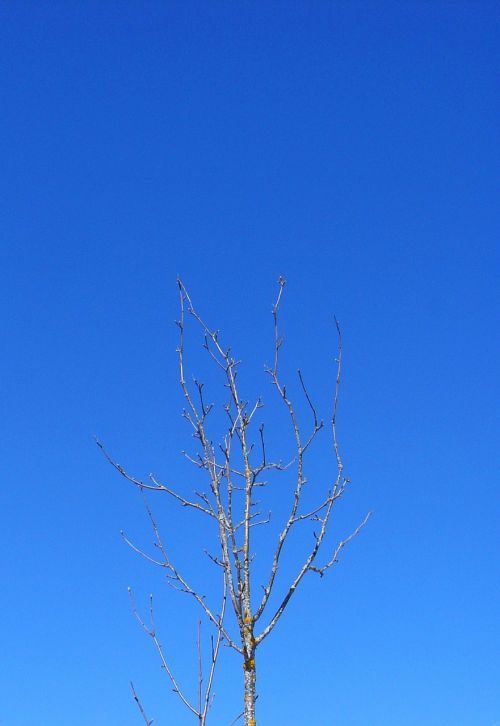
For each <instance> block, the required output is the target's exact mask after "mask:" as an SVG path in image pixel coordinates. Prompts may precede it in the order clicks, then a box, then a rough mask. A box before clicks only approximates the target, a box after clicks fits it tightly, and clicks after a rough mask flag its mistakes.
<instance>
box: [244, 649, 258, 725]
mask: <svg viewBox="0 0 500 726" xmlns="http://www.w3.org/2000/svg"><path fill="white" fill-rule="evenodd" d="M247 655H250V657H249V658H247V657H246V656H247ZM243 668H244V673H245V726H256V724H257V721H256V720H255V699H256V692H255V682H256V672H255V649H254V648H252V650H251V652H250V653H249V654H247V653H245V662H244V665H243Z"/></svg>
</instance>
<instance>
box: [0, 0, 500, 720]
mask: <svg viewBox="0 0 500 726" xmlns="http://www.w3.org/2000/svg"><path fill="white" fill-rule="evenodd" d="M499 16H500V13H499V6H498V4H497V3H493V2H491V3H490V2H486V1H484V2H480V3H474V2H460V1H459V0H457V1H456V2H434V3H430V2H423V1H422V2H405V3H399V2H398V3H393V2H379V3H370V2H350V3H346V2H326V1H325V2H320V1H318V2H289V3H285V2H253V3H250V2H235V3H225V2H212V3H208V2H166V3H162V2H140V3H139V2H125V3H122V2H120V3H118V2H105V3H102V2H101V3H96V2H90V1H89V2H85V3H77V2H74V3H67V2H49V3H34V2H28V1H26V2H17V3H4V4H3V5H2V8H1V9H0V27H1V30H0V55H1V66H2V73H1V89H2V111H1V115H0V124H1V127H0V130H1V133H0V138H1V142H0V143H1V147H2V152H1V156H2V172H1V194H2V202H3V203H2V213H1V239H2V245H1V265H0V274H1V278H2V285H1V289H2V297H3V304H2V310H3V315H2V317H3V333H2V339H3V341H4V353H3V356H2V359H3V360H2V383H1V400H2V410H3V417H2V420H3V426H2V429H3V431H2V436H1V439H0V441H1V443H0V446H1V449H2V454H1V461H2V471H3V473H2V508H1V511H2V515H1V519H2V526H1V534H0V538H1V559H2V588H1V590H0V603H1V610H2V622H3V626H2V629H1V632H2V634H1V641H2V642H1V650H2V653H3V658H2V663H1V665H0V671H1V681H2V684H3V689H2V690H3V694H2V698H1V701H0V723H1V724H5V725H6V726H49V725H50V726H67V724H71V726H88V725H89V724H95V725H96V726H101V725H102V726H104V725H106V726H129V725H130V726H133V724H138V723H140V722H141V721H140V715H139V713H138V712H137V711H136V710H135V706H134V704H133V702H132V700H131V698H130V694H129V691H128V681H129V680H130V679H133V681H134V683H135V685H136V687H137V689H138V691H139V693H140V695H141V697H142V699H143V701H144V705H145V706H146V707H147V711H148V713H149V715H150V717H154V718H155V725H157V726H161V724H164V725H167V724H176V726H183V725H184V724H186V726H188V725H189V724H191V723H193V719H192V717H191V716H190V715H189V714H187V713H186V712H185V711H184V710H183V708H182V706H181V705H179V704H178V703H177V701H176V698H175V696H174V695H173V694H172V693H171V692H170V689H169V686H168V684H167V683H166V681H165V680H164V678H163V675H164V674H163V673H161V672H160V668H159V665H158V662H157V659H156V658H155V653H154V652H153V650H152V647H151V643H150V642H148V640H147V638H146V636H145V635H144V634H143V633H142V632H141V631H140V629H139V627H138V626H137V623H136V622H135V621H134V620H133V617H132V615H131V612H130V608H129V603H128V600H127V586H128V585H131V586H133V588H134V591H135V593H136V596H137V600H138V603H139V604H140V606H141V607H143V608H144V607H145V605H146V601H147V595H148V593H149V592H150V591H153V592H154V593H155V596H156V599H157V603H158V605H157V620H158V627H159V629H160V633H161V637H162V640H163V642H164V643H165V645H166V647H167V649H168V653H169V655H170V657H171V660H172V664H173V666H174V667H175V668H176V672H178V673H179V677H180V679H181V681H182V682H183V683H185V684H186V689H187V690H188V691H190V692H191V693H193V692H194V687H195V669H196V663H195V642H196V619H197V611H196V610H195V609H194V608H193V607H191V604H190V603H189V602H187V601H186V600H183V599H182V597H181V595H178V594H176V593H173V592H171V591H170V590H168V589H167V588H166V587H165V584H164V582H163V580H162V577H161V572H156V571H155V570H154V569H151V568H150V567H148V565H147V564H146V563H145V562H143V561H141V560H140V559H138V558H137V557H135V556H134V555H133V553H132V552H131V551H130V550H129V549H127V547H126V546H125V545H124V544H123V543H122V542H121V539H120V536H119V532H120V530H121V529H124V530H126V531H127V533H129V534H130V536H131V537H134V538H135V540H136V541H137V542H139V543H141V544H143V545H145V546H148V544H149V543H150V541H151V535H150V533H149V532H148V529H147V521H146V519H145V517H144V514H143V511H142V509H141V503H140V500H139V498H138V496H137V492H135V491H134V490H133V488H132V487H131V486H130V485H127V483H126V482H125V481H123V480H121V479H120V477H118V475H117V474H116V473H115V472H113V470H112V469H111V468H110V467H109V466H108V465H107V464H106V462H105V461H104V460H103V458H102V456H100V455H99V452H98V451H97V448H96V446H95V444H94V442H93V438H92V437H93V435H95V434H97V435H99V437H101V438H102V440H103V441H104V442H105V444H106V445H107V447H108V448H109V450H110V451H111V452H112V453H113V455H114V456H115V457H116V458H117V459H118V460H119V461H120V462H121V463H122V464H126V466H127V467H128V468H129V469H130V471H132V472H133V473H135V474H136V475H138V476H145V475H147V473H148V472H150V471H155V472H156V473H157V474H158V475H159V476H161V477H163V479H165V480H168V481H169V482H171V483H173V484H174V483H175V484H177V485H178V486H179V487H180V488H181V489H182V491H184V492H185V493H186V494H188V493H189V491H190V487H191V480H192V472H191V470H190V469H189V468H187V465H186V462H184V461H183V460H182V457H181V455H180V451H181V450H182V449H184V448H188V447H190V446H192V442H191V440H190V434H189V430H188V429H187V427H186V426H185V425H184V422H183V421H182V419H181V416H180V411H181V409H182V398H181V393H180V390H179V386H178V383H177V368H176V357H175V348H176V344H177V338H176V329H175V326H174V325H173V321H174V319H175V318H176V317H177V314H178V313H177V302H178V299H177V290H176V286H175V280H176V276H177V275H178V274H180V275H181V276H182V277H183V279H184V280H185V282H186V284H187V285H188V287H189V289H190V291H191V294H192V296H193V298H194V299H195V301H196V302H197V305H198V307H199V308H200V309H201V310H202V311H203V312H204V314H205V316H206V317H207V319H208V320H209V321H211V323H212V324H213V325H214V326H216V327H219V328H221V329H222V331H223V335H224V339H225V340H227V341H228V343H229V342H230V343H231V345H232V346H233V348H234V350H235V351H237V353H238V355H239V357H241V358H242V360H243V364H242V369H241V376H242V385H243V382H244V385H246V386H247V387H248V390H249V392H250V394H252V393H255V392H260V391H262V392H263V393H264V396H265V398H266V401H267V400H268V399H270V398H271V394H272V391H270V388H269V383H268V381H266V379H265V377H264V374H263V364H264V363H266V362H269V360H270V356H271V349H272V321H271V315H270V310H271V304H272V301H273V299H274V296H275V291H276V279H277V277H278V275H284V276H285V277H286V278H287V280H288V284H287V288H286V295H285V299H284V306H283V328H284V332H285V336H286V347H285V349H284V357H285V363H284V365H285V368H284V374H285V375H287V376H288V378H289V380H290V385H291V386H293V385H294V384H293V383H292V381H293V376H294V369H295V368H296V367H297V366H300V367H301V368H302V369H303V370H304V373H305V375H306V376H307V378H308V380H309V382H310V387H311V392H312V394H313V395H314V396H315V399H316V401H317V404H318V408H319V409H320V411H321V413H322V415H323V416H325V417H327V416H328V414H329V409H330V392H331V384H332V380H333V358H334V355H335V335H334V330H333V325H332V316H333V314H336V315H337V317H338V318H339V319H340V321H341V324H342V328H343V332H344V344H345V359H344V364H345V365H344V386H343V389H342V398H341V405H340V411H339V437H340V441H341V445H342V451H343V457H344V462H345V465H346V469H347V471H348V473H349V475H350V477H351V479H352V485H351V489H350V491H349V492H348V494H347V495H346V497H345V499H344V500H343V501H342V504H341V507H339V509H338V512H337V514H336V518H335V520H334V523H333V530H332V538H331V540H330V541H329V544H330V546H333V545H334V544H335V542H336V541H337V540H338V539H339V538H341V537H342V536H343V535H345V534H346V533H348V532H349V531H350V530H351V529H352V528H353V527H354V526H355V525H356V523H357V522H358V521H359V520H360V519H361V518H362V517H363V516H364V514H365V512H366V511H368V510H373V511H374V516H373V518H372V519H371V521H370V523H369V526H368V527H367V528H366V529H365V530H364V531H363V533H362V534H361V535H360V537H359V538H358V539H357V540H355V541H354V542H352V543H351V544H350V546H349V547H348V548H347V549H346V550H345V551H344V555H343V557H342V561H341V563H340V564H339V565H338V566H337V567H336V568H335V569H334V570H333V571H331V572H330V573H329V576H328V577H325V578H324V579H323V580H321V581H320V580H318V579H316V578H314V577H312V576H311V577H310V578H308V579H307V581H306V582H305V583H304V587H303V589H302V592H299V593H298V594H297V596H296V598H295V599H294V602H292V603H291V605H290V608H289V611H288V612H287V614H286V617H284V618H283V620H282V621H281V623H280V626H279V628H278V629H277V630H276V631H275V634H274V636H273V637H272V638H270V639H269V640H268V641H267V642H266V643H265V644H264V645H263V646H262V650H261V652H260V654H259V655H260V657H259V661H258V691H259V694H260V696H259V701H258V715H259V723H262V724H285V723H287V724H292V725H293V726H304V725H305V724H314V725H315V726H396V725H397V726H400V725H401V724H405V726H423V725H424V724H425V726H448V725H450V726H451V725H453V726H494V724H497V723H498V722H500V696H499V693H498V683H499V682H500V673H499V663H498V652H499V646H500V643H499V633H498V622H497V613H498V606H499V597H498V595H499V592H498V568H497V567H496V562H497V559H498V557H497V552H498V525H497V521H498V472H497V467H495V466H494V464H495V460H496V459H497V456H496V451H497V446H498V443H497V442H498V425H497V419H496V418H495V398H497V397H498V382H497V381H498V373H497V366H495V359H496V357H497V356H498V343H497V335H498V334H497V329H498V295H497V290H496V287H497V285H498V261H499V260H498V256H499V255H498V232H499V213H498V182H499V174H498V171H499V164H498V162H499V155H498V148H499V133H498V128H499V127H498V111H499V102H498V72H499V53H498V29H499V19H500V17H499ZM495 283H496V284H495ZM190 335H192V336H193V337H192V338H191V339H190V340H192V341H193V342H192V346H193V347H192V359H191V360H192V365H193V366H194V367H195V369H196V370H195V371H193V372H195V373H196V374H197V375H199V376H200V377H203V376H205V377H206V380H207V384H208V385H209V387H210V392H212V390H213V396H214V399H216V398H217V395H219V394H218V390H219V389H218V388H217V387H216V386H217V381H216V377H215V376H214V375H213V372H210V369H209V368H204V367H203V365H204V364H203V362H202V361H203V359H202V358H200V357H199V356H198V354H197V353H196V352H195V347H194V345H195V344H197V343H198V342H199V339H197V338H196V331H195V330H191V331H190ZM269 405H270V409H269V411H270V412H271V413H270V414H269V415H270V416H271V424H272V423H274V425H275V431H276V441H275V444H276V446H277V447H278V445H279V444H280V437H279V436H278V433H281V430H282V429H281V428H280V426H281V424H280V423H279V422H278V419H277V418H274V414H273V413H272V411H273V408H272V403H270V404H269ZM303 413H304V416H306V415H307V411H305V410H304V412H303ZM495 444H496V446H495ZM310 466H311V469H310V471H311V481H312V482H314V486H317V487H318V488H319V489H320V488H321V486H323V485H324V482H325V481H328V477H329V476H330V475H331V472H332V461H331V455H330V453H329V449H328V441H327V439H326V438H325V439H324V440H323V441H322V442H319V443H318V448H317V450H316V452H315V456H314V457H312V459H311V465H310ZM281 486H283V487H284V488H285V490H286V487H287V484H286V482H284V483H283V484H282V485H281ZM280 496H281V495H280V494H279V493H277V491H276V490H271V491H270V493H269V497H270V501H271V504H273V503H274V506H276V507H277V508H278V509H279V505H280V502H281V498H280ZM156 501H157V503H156V504H155V510H156V511H157V514H158V517H159V520H160V523H161V524H162V526H163V531H164V532H165V537H166V538H167V539H168V541H169V543H170V546H171V548H172V550H173V552H174V554H176V556H177V557H178V558H179V560H180V562H182V563H183V566H184V567H185V568H186V569H187V571H188V572H191V573H192V574H193V577H194V578H200V579H199V582H200V587H201V588H205V587H206V592H207V596H209V597H212V596H214V595H215V594H216V592H217V586H216V584H215V585H214V580H213V576H214V573H213V572H212V570H211V569H210V563H208V562H206V561H204V559H203V555H202V554H201V555H200V554H199V552H200V548H202V547H203V546H207V545H208V544H209V543H208V541H206V539H210V532H208V530H207V531H206V530H205V528H204V524H203V523H200V521H199V520H196V519H194V520H193V519H192V518H189V517H185V513H184V512H181V513H179V512H178V511H177V510H176V509H175V507H173V505H172V502H169V501H165V500H156ZM310 536H311V535H310V533H309V534H308V533H306V532H304V534H303V539H302V540H301V538H300V537H299V538H297V539H296V540H295V541H294V542H293V543H292V544H291V547H290V553H289V554H290V560H289V563H290V564H289V565H288V567H289V568H290V573H291V572H292V570H293V566H294V564H295V562H296V561H298V558H300V553H301V551H302V550H301V548H303V547H305V546H306V545H307V543H308V542H309V538H310ZM264 552H265V542H264V543H263V554H262V560H263V561H265V557H264ZM294 558H297V559H296V560H294ZM288 574H289V571H288V569H287V567H285V568H284V571H283V576H282V581H281V585H282V586H284V585H285V582H286V577H287V575H288ZM205 636H206V638H208V631H206V632H205ZM240 668H241V666H240V664H239V662H238V661H237V660H236V659H235V658H233V656H232V654H231V653H229V652H227V653H226V652H225V653H224V660H223V662H222V663H221V668H220V672H219V677H218V679H217V683H216V689H215V690H216V693H217V697H216V702H215V707H214V715H213V723H214V724H217V725H218V726H219V725H222V726H224V725H225V724H228V723H229V722H230V721H231V719H232V718H234V717H235V716H236V715H237V713H238V712H239V708H240V697H241V693H240V686H241V680H242V679H241V671H240ZM190 689H191V690H190Z"/></svg>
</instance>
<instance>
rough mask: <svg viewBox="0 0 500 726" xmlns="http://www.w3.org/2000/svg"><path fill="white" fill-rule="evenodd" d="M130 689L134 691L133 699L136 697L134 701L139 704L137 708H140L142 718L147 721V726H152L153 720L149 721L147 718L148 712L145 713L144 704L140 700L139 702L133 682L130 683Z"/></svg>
mask: <svg viewBox="0 0 500 726" xmlns="http://www.w3.org/2000/svg"><path fill="white" fill-rule="evenodd" d="M130 688H131V690H132V695H133V697H134V701H135V702H136V704H137V708H138V709H139V711H140V712H141V715H142V718H143V719H144V721H145V723H146V726H152V723H153V719H149V718H148V717H147V716H146V712H145V711H144V708H143V706H142V703H141V702H140V700H139V696H138V695H137V693H136V690H135V688H134V684H133V683H132V681H130Z"/></svg>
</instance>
